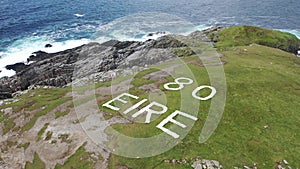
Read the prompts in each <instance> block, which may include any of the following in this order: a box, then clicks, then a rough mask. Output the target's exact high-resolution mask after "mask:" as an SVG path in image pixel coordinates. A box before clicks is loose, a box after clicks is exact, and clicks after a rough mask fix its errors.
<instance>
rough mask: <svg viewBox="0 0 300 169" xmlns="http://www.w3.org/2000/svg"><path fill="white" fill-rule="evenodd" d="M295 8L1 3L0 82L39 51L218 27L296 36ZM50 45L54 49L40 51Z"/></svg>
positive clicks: (288, 1)
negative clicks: (246, 27) (248, 27)
mask: <svg viewBox="0 0 300 169" xmlns="http://www.w3.org/2000/svg"><path fill="white" fill-rule="evenodd" d="M299 9H300V3H299V0H285V1H283V0H261V1H257V0H247V1H246V0H186V1H182V0H151V1H149V0H138V1H137V0H126V1H124V0H85V1H82V0H72V1H71V0H43V1H37V0H26V1H25V0H14V1H11V0H0V56H1V58H0V70H1V72H0V77H2V76H11V75H13V74H14V71H8V70H5V69H4V67H5V66H6V65H8V64H13V63H16V62H22V61H26V59H27V57H28V56H29V55H31V53H32V52H35V51H38V50H43V51H46V52H57V51H61V50H65V49H69V48H72V47H76V46H79V45H82V44H85V43H88V42H90V41H99V42H103V41H106V40H109V39H119V40H145V39H147V38H149V37H147V36H146V35H147V34H148V33H150V32H156V31H161V32H162V33H161V34H158V35H156V36H157V37H159V36H160V35H163V34H165V33H182V34H184V33H189V32H191V31H194V30H202V29H205V28H208V27H211V26H216V25H221V26H231V25H254V26H260V27H265V28H270V29H277V30H282V31H286V32H290V33H293V34H295V35H296V36H298V37H300V19H299V16H300V10H299ZM132 15H133V17H128V16H132ZM123 17H125V19H124V18H123ZM120 18H123V19H120ZM48 43H50V44H52V45H53V47H52V48H44V46H45V45H46V44H48Z"/></svg>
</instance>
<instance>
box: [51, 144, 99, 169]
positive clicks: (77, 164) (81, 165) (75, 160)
mask: <svg viewBox="0 0 300 169" xmlns="http://www.w3.org/2000/svg"><path fill="white" fill-rule="evenodd" d="M85 145H86V144H84V145H82V146H81V147H80V148H79V149H78V150H77V151H76V153H75V154H73V155H72V156H71V157H70V158H69V159H68V160H67V161H66V162H65V164H64V165H60V164H57V165H56V166H55V169H72V168H76V169H93V168H94V166H95V163H94V162H93V161H92V158H91V157H90V155H91V154H90V153H88V152H86V151H85V148H84V147H85ZM93 160H97V159H93Z"/></svg>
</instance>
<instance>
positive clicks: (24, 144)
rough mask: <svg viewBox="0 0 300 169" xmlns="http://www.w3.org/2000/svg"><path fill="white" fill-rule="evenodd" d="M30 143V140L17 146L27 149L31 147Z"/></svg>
mask: <svg viewBox="0 0 300 169" xmlns="http://www.w3.org/2000/svg"><path fill="white" fill-rule="evenodd" d="M29 145H30V143H29V142H28V143H23V144H19V145H18V146H17V148H24V149H25V150H26V149H27V148H28V147H29Z"/></svg>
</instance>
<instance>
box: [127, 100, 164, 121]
mask: <svg viewBox="0 0 300 169" xmlns="http://www.w3.org/2000/svg"><path fill="white" fill-rule="evenodd" d="M153 106H158V107H161V108H162V110H161V111H156V110H153V109H151V107H153ZM167 110H168V108H167V107H166V106H165V105H162V104H160V103H157V102H151V103H150V104H149V105H148V106H146V107H144V108H142V109H141V110H139V111H138V112H136V113H135V114H133V115H132V117H133V118H135V117H137V116H139V115H140V114H143V113H144V112H147V116H146V121H145V123H150V121H151V115H152V114H164V113H165V112H167Z"/></svg>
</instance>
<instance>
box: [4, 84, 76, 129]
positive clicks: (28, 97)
mask: <svg viewBox="0 0 300 169" xmlns="http://www.w3.org/2000/svg"><path fill="white" fill-rule="evenodd" d="M70 91H71V88H70V87H67V88H53V89H43V88H40V89H35V90H31V91H29V92H28V93H26V94H24V95H21V96H19V97H17V98H16V99H18V101H16V102H13V103H10V104H5V105H2V106H0V109H5V108H8V107H12V108H13V113H19V112H20V111H21V110H25V111H33V110H39V111H38V112H37V113H36V114H34V115H33V117H32V118H31V119H29V122H28V123H27V124H25V125H24V126H22V127H21V128H14V127H15V123H14V122H13V121H14V119H13V118H9V117H8V116H7V115H3V114H1V115H0V122H2V123H4V134H6V133H7V132H9V131H11V130H14V131H18V132H20V133H23V132H24V131H27V130H29V129H31V128H32V127H33V126H34V124H35V122H36V120H37V119H38V118H39V117H40V116H43V115H46V114H47V113H48V112H50V111H51V110H53V109H54V108H56V107H57V106H59V105H61V104H63V103H65V102H67V101H69V100H71V99H72V98H70V97H68V98H66V97H63V96H64V95H65V94H66V93H67V92H70ZM24 115H25V117H26V118H27V117H28V114H24Z"/></svg>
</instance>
